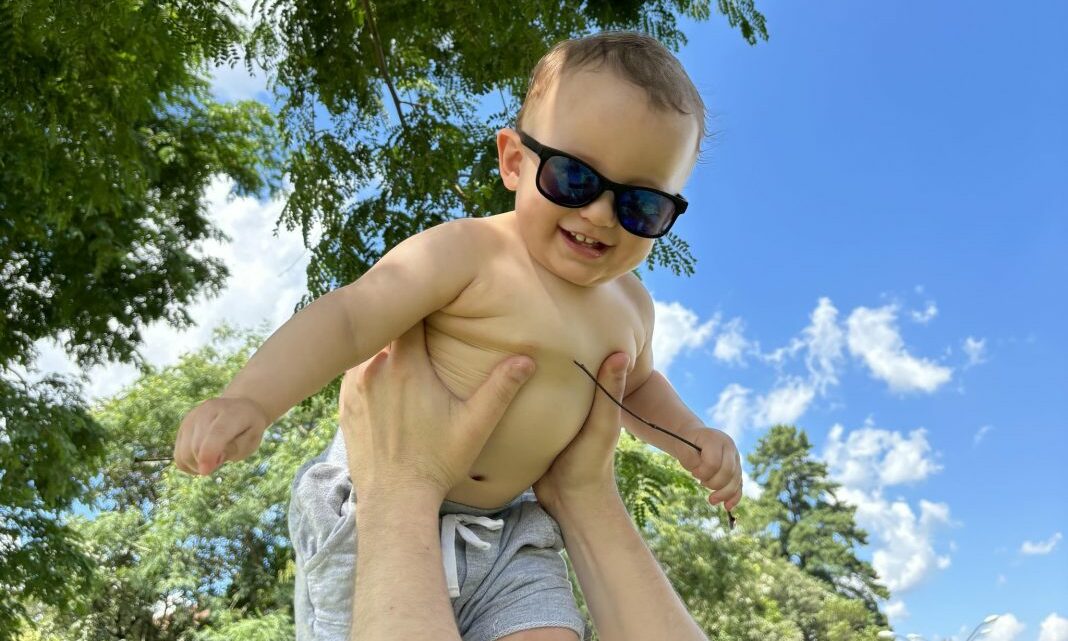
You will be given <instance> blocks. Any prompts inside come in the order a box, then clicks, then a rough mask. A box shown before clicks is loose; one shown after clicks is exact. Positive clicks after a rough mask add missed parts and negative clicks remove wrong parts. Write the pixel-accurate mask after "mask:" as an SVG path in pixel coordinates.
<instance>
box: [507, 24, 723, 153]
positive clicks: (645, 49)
mask: <svg viewBox="0 0 1068 641" xmlns="http://www.w3.org/2000/svg"><path fill="white" fill-rule="evenodd" d="M604 66H607V68H608V69H609V70H610V71H612V72H615V73H616V74H618V75H619V77H620V78H622V79H623V80H626V81H628V82H630V83H632V84H634V85H637V86H639V87H641V88H642V89H644V90H645V93H646V94H647V95H648V96H649V102H650V103H651V104H652V106H653V107H654V108H656V109H668V108H672V109H675V110H676V111H678V112H679V113H681V114H686V115H693V116H694V117H695V118H696V119H697V122H698V126H699V127H700V131H701V135H700V136H699V137H698V139H697V144H698V147H700V145H701V141H702V140H703V139H704V138H705V136H706V135H707V128H706V126H705V103H704V101H703V100H701V94H699V93H698V92H697V88H696V87H694V85H693V81H692V80H690V76H689V75H687V73H686V70H685V69H683V68H682V64H681V63H680V62H679V61H678V59H677V58H675V56H674V55H672V53H671V52H670V51H668V49H667V47H665V46H664V45H662V44H661V43H660V41H658V40H657V39H656V38H653V37H651V36H647V35H645V34H642V33H636V32H633V31H605V32H603V33H598V34H594V35H591V36H586V37H583V38H575V39H573V40H565V41H563V42H560V43H557V44H556V46H554V47H553V48H552V49H551V50H549V53H547V54H545V55H544V56H542V58H541V60H539V61H538V64H536V65H534V70H533V71H531V72H530V86H529V87H528V88H527V95H526V97H525V98H524V99H523V105H522V106H521V107H520V108H519V115H518V116H517V117H516V126H517V127H520V128H522V126H523V118H524V116H525V115H526V113H527V111H528V109H529V108H530V105H531V104H533V103H535V102H537V100H538V98H540V97H541V96H542V94H544V93H545V91H546V90H547V89H548V88H549V87H550V86H552V84H553V83H554V82H556V81H557V80H558V79H559V78H560V77H562V76H563V75H564V74H565V73H569V72H573V71H578V70H580V69H600V68H602V67H604Z"/></svg>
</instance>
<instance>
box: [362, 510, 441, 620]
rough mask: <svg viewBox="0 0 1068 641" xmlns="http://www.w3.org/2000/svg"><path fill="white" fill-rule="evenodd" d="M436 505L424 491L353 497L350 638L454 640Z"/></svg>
mask: <svg viewBox="0 0 1068 641" xmlns="http://www.w3.org/2000/svg"><path fill="white" fill-rule="evenodd" d="M398 505H404V507H405V509H404V510H403V513H401V511H400V510H398V509H397V506H398ZM440 505H441V501H440V500H435V499H434V498H433V497H427V496H425V495H420V496H410V497H381V498H372V497H366V498H365V497H364V496H360V497H359V498H358V499H357V501H356V532H357V533H356V538H357V540H358V553H357V555H356V589H355V595H354V598H353V605H352V621H353V625H352V634H351V637H350V638H351V639H352V641H382V640H384V639H411V640H413V641H418V640H420V639H426V640H427V641H431V640H432V641H460V634H459V632H458V631H457V628H456V621H455V617H454V616H453V612H452V606H451V605H450V603H449V597H448V592H447V590H446V588H445V571H444V569H443V568H442V560H441V543H440V538H439V534H438V508H439V507H440Z"/></svg>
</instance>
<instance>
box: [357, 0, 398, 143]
mask: <svg viewBox="0 0 1068 641" xmlns="http://www.w3.org/2000/svg"><path fill="white" fill-rule="evenodd" d="M363 10H364V11H366V12H367V22H368V24H369V25H370V26H371V43H372V44H374V46H375V54H376V55H377V58H378V68H379V69H381V70H382V77H383V79H385V81H386V87H388V88H389V95H391V96H393V106H394V107H396V109H397V117H398V118H400V123H401V127H403V128H404V129H408V123H407V122H406V121H405V120H404V112H403V111H401V99H400V96H398V95H397V90H396V89H395V88H394V87H393V79H392V78H391V77H390V75H389V69H388V68H387V67H386V54H385V52H384V51H383V50H382V38H381V36H379V35H378V25H377V24H375V14H374V12H373V11H371V2H370V0H363Z"/></svg>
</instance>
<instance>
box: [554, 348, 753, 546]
mask: <svg viewBox="0 0 1068 641" xmlns="http://www.w3.org/2000/svg"><path fill="white" fill-rule="evenodd" d="M571 362H572V363H574V364H575V365H578V366H579V369H581V370H582V371H583V372H586V376H589V377H590V379H591V380H592V381H593V384H594V385H596V386H597V387H598V388H599V389H600V390H601V391H602V392H604V393H605V396H607V397H608V398H610V399H612V402H613V403H615V404H616V405H618V406H619V408H620V409H621V410H623V411H624V412H626V413H627V414H630V415H631V416H633V417H634V418H635V419H637V420H639V421H641V422H642V423H644V424H646V425H648V426H649V427H651V428H653V429H654V430H660V431H661V432H663V433H664V434H667V435H668V436H672V437H674V438H677V439H679V440H680V441H682V442H683V443H685V444H687V445H689V446H690V447H692V448H693V449H695V450H697V451H698V452H700V451H701V448H700V447H698V446H697V445H695V444H694V443H691V442H690V441H688V440H686V439H684V438H682V437H681V436H679V435H678V434H675V433H674V432H669V431H667V430H665V429H664V428H662V427H660V426H659V425H655V424H653V423H651V422H649V421H647V420H645V419H644V418H642V417H640V416H638V415H637V414H635V413H634V412H632V411H630V410H629V409H627V407H626V406H625V405H623V403H620V402H619V401H617V400H616V399H615V397H613V396H612V394H611V393H609V391H608V390H606V389H605V388H604V386H603V385H601V383H600V382H599V381H598V380H597V377H596V376H594V375H593V373H592V372H590V370H588V369H586V366H585V365H583V364H582V363H580V362H578V361H571ZM724 509H726V508H724ZM737 520H738V519H736V518H734V515H733V514H731V511H730V510H727V524H728V527H729V528H730V529H732V530H733V529H734V524H735V522H736V521H737Z"/></svg>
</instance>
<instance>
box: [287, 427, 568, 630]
mask: <svg viewBox="0 0 1068 641" xmlns="http://www.w3.org/2000/svg"><path fill="white" fill-rule="evenodd" d="M355 501H356V496H355V493H354V492H353V488H352V482H351V481H350V479H349V472H348V463H347V460H346V455H345V442H344V439H343V438H342V436H341V432H340V431H339V432H338V433H337V434H335V436H334V440H333V442H332V443H331V444H330V446H329V447H328V448H327V449H326V451H325V452H323V453H322V454H320V455H319V456H317V457H315V458H314V459H312V460H311V461H309V462H308V463H306V464H305V465H304V466H303V467H301V468H300V470H298V471H297V477H296V479H295V480H294V481H293V491H292V499H291V501H290V505H289V534H290V537H291V538H292V541H293V549H294V552H295V553H296V558H297V574H296V594H295V601H294V609H295V618H296V621H295V623H296V630H297V640H298V641H313V640H314V641H347V639H348V635H349V627H350V623H351V619H352V593H353V582H354V580H355V571H356V545H355V541H356V518H355V515H356V512H355ZM439 515H440V517H441V518H440V519H439V525H440V527H441V540H442V542H443V543H442V557H443V562H444V566H445V577H446V584H447V586H448V587H449V588H450V592H451V594H450V597H451V601H452V609H453V614H454V615H455V616H456V624H457V627H458V628H459V630H460V635H461V636H462V637H463V639H464V641H494V640H495V639H499V638H501V637H503V636H506V635H509V634H512V633H514V632H519V631H521V630H528V629H531V628H542V627H563V628H569V629H571V630H574V631H575V633H576V634H577V635H578V638H579V639H581V638H583V632H584V621H583V617H582V613H581V612H580V611H579V609H578V606H577V605H576V603H575V597H574V594H573V593H572V591H571V583H570V581H568V577H567V566H566V564H565V563H564V559H563V557H561V556H560V551H561V550H562V549H563V537H562V536H561V534H560V526H559V525H558V524H557V523H556V521H555V520H554V519H553V518H552V517H551V516H549V514H548V513H547V512H546V511H545V510H544V509H542V507H541V505H539V504H538V503H537V500H536V499H535V497H534V493H533V492H532V491H531V490H529V489H528V490H527V491H526V492H524V493H523V494H521V495H519V496H518V497H516V498H515V499H514V500H512V501H511V502H510V503H508V504H507V505H505V506H503V507H500V508H491V509H484V508H476V507H471V506H467V505H463V504H461V503H454V502H452V501H445V502H444V503H443V504H442V506H441V510H440V511H439ZM383 527H388V524H383Z"/></svg>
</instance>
